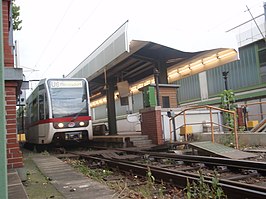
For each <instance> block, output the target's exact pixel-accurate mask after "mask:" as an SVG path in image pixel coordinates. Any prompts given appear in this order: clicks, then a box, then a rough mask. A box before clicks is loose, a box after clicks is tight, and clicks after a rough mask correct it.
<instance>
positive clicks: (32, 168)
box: [8, 150, 117, 199]
mask: <svg viewBox="0 0 266 199" xmlns="http://www.w3.org/2000/svg"><path fill="white" fill-rule="evenodd" d="M23 158H24V159H23V162H24V168H22V169H19V170H9V171H8V195H9V197H8V198H9V199H17V198H19V199H48V198H54V199H62V198H71V199H75V198H76V199H83V198H84V199H85V198H86V199H88V198H93V199H105V198H106V199H107V198H108V199H109V198H117V197H116V196H115V192H114V191H113V190H111V189H109V187H108V186H106V185H104V184H102V183H100V182H97V181H95V180H92V179H90V178H88V177H86V176H84V175H83V174H81V173H79V172H77V171H76V170H75V169H74V168H72V167H71V166H70V165H68V164H67V163H65V162H63V161H62V160H60V159H58V158H56V157H54V156H52V155H49V154H48V153H42V154H36V153H33V152H30V151H24V150H23Z"/></svg>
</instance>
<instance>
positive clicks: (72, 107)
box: [48, 80, 89, 118]
mask: <svg viewBox="0 0 266 199" xmlns="http://www.w3.org/2000/svg"><path fill="white" fill-rule="evenodd" d="M48 87H49V91H50V96H51V105H52V113H53V118H57V117H76V116H87V115H89V113H88V101H87V97H88V96H87V89H86V83H85V80H49V81H48Z"/></svg>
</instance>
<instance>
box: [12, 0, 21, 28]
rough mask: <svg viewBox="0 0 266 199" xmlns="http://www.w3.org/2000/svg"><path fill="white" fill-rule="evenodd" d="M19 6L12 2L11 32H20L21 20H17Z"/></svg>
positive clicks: (13, 0)
mask: <svg viewBox="0 0 266 199" xmlns="http://www.w3.org/2000/svg"><path fill="white" fill-rule="evenodd" d="M19 16H20V6H17V5H16V4H15V0H12V19H13V30H21V28H22V26H21V23H22V20H20V19H19Z"/></svg>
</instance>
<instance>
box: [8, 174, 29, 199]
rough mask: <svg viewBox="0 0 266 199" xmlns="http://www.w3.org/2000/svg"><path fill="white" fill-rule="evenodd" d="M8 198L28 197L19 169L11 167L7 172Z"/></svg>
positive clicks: (20, 198) (25, 198)
mask: <svg viewBox="0 0 266 199" xmlns="http://www.w3.org/2000/svg"><path fill="white" fill-rule="evenodd" d="M7 181H8V199H17V198H19V199H28V195H27V193H26V191H25V189H24V186H23V184H22V182H21V179H20V177H19V175H18V172H17V170H15V169H9V170H8V172H7Z"/></svg>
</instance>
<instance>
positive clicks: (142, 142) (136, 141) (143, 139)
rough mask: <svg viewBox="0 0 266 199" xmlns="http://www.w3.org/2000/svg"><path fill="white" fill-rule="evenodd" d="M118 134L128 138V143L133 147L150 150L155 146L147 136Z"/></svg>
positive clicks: (127, 133) (138, 133) (135, 133)
mask: <svg viewBox="0 0 266 199" xmlns="http://www.w3.org/2000/svg"><path fill="white" fill-rule="evenodd" d="M118 134H119V135H123V136H127V137H129V138H130V142H132V144H133V146H134V147H141V148H150V147H153V146H155V144H152V141H151V140H150V139H149V138H148V135H142V134H141V132H134V133H129V132H124V133H121V132H120V133H118Z"/></svg>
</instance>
